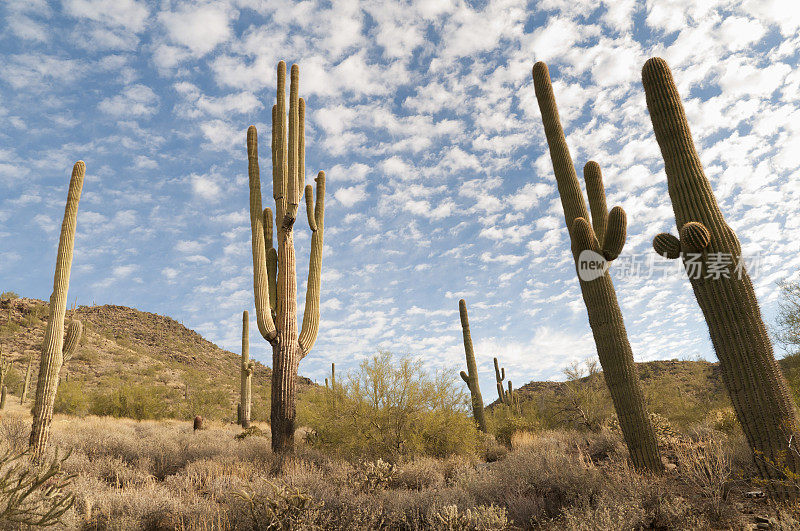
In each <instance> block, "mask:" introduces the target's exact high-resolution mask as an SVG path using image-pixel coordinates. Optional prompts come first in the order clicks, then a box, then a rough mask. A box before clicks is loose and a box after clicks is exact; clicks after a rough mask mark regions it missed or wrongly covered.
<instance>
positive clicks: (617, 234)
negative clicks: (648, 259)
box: [603, 206, 628, 261]
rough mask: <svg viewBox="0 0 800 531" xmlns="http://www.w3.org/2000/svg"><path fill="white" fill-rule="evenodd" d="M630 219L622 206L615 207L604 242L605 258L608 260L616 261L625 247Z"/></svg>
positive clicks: (609, 216) (609, 217) (611, 213)
mask: <svg viewBox="0 0 800 531" xmlns="http://www.w3.org/2000/svg"><path fill="white" fill-rule="evenodd" d="M627 227H628V219H627V215H626V214H625V211H624V210H623V209H622V207H620V206H615V207H614V208H612V209H611V212H610V213H609V214H608V225H607V226H606V236H605V240H604V241H603V256H604V257H605V259H606V260H609V261H611V260H615V259H616V258H617V257H618V256H619V254H620V253H621V252H622V248H623V247H624V246H625V237H626V232H627Z"/></svg>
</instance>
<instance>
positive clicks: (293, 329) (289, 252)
mask: <svg viewBox="0 0 800 531" xmlns="http://www.w3.org/2000/svg"><path fill="white" fill-rule="evenodd" d="M285 85H286V64H285V63H284V62H283V61H281V62H280V63H278V101H277V104H276V105H275V106H273V107H272V196H273V198H274V199H275V229H276V234H277V240H278V241H277V244H278V247H277V250H276V249H275V248H274V247H273V246H272V232H273V231H272V227H273V221H272V211H271V210H270V209H269V208H265V209H264V210H263V211H262V210H261V179H260V176H259V165H258V134H257V132H256V128H255V126H252V125H251V126H250V127H249V128H248V130H247V158H248V173H249V176H250V226H251V229H252V247H253V288H254V294H255V306H256V317H257V323H258V331H259V332H260V333H261V335H262V336H263V337H264V339H266V340H267V341H269V343H270V344H271V345H272V405H271V412H270V420H271V424H270V425H271V428H272V449H273V450H274V451H284V450H291V449H292V448H293V446H294V431H295V403H296V400H297V389H296V379H297V369H298V365H299V364H300V360H301V359H303V358H304V357H305V356H306V355H307V354H308V353H309V352H310V351H311V348H312V347H313V346H314V342H315V341H316V339H317V332H318V331H319V298H320V279H321V271H322V233H323V224H324V218H325V172H322V171H321V172H319V174H318V175H317V178H316V184H317V201H316V204H315V203H314V191H313V187H312V186H311V185H308V186H305V201H306V215H307V218H308V224H309V227H310V228H311V233H312V235H311V258H310V264H309V267H308V283H307V291H306V306H305V313H304V314H303V325H302V328H301V329H300V333H299V336H298V332H297V275H296V273H295V253H294V239H293V233H294V231H293V229H294V222H295V219H296V217H297V209H298V205H299V203H300V195H301V190H303V185H304V182H305V129H304V127H305V126H304V123H305V101H304V100H303V99H302V98H299V97H298V91H299V68H298V67H297V65H293V66H292V70H291V84H290V89H289V121H288V146H287V134H286V133H287V125H286V93H285Z"/></svg>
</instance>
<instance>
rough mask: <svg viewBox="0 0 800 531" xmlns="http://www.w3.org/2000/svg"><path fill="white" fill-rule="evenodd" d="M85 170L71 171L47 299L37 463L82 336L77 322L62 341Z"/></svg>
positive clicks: (35, 432) (36, 410) (34, 438)
mask: <svg viewBox="0 0 800 531" xmlns="http://www.w3.org/2000/svg"><path fill="white" fill-rule="evenodd" d="M85 173H86V166H85V165H84V163H83V161H78V162H76V163H75V166H74V167H73V168H72V177H71V179H70V183H69V193H68V194H67V205H66V207H65V209H64V221H63V222H62V224H61V237H60V239H59V242H58V255H57V257H56V271H55V276H54V278H53V294H52V295H51V296H50V319H49V320H48V321H47V328H46V329H45V333H44V342H43V344H42V357H41V360H40V362H39V378H38V383H37V385H36V398H35V402H34V406H33V425H32V428H31V436H30V443H29V446H30V451H31V454H32V456H33V459H34V461H40V460H41V458H42V456H43V455H44V452H45V450H46V448H47V442H48V439H49V437H50V423H51V422H52V420H53V405H54V403H55V399H56V390H57V388H58V380H59V372H60V371H61V365H62V364H63V362H64V357H65V356H66V357H67V358H69V357H71V356H72V353H73V352H74V351H75V348H76V347H77V346H78V342H79V341H80V338H81V333H82V332H83V326H82V325H81V322H80V321H72V322H71V323H70V325H69V327H68V328H67V334H66V338H64V317H65V316H66V313H67V291H68V290H69V276H70V270H71V269H72V252H73V248H74V245H75V227H76V223H77V218H78V203H79V202H80V199H81V191H82V190H83V177H84V175H85Z"/></svg>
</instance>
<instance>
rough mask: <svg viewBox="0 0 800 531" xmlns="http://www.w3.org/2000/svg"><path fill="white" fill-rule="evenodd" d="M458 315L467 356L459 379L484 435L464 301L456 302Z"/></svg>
mask: <svg viewBox="0 0 800 531" xmlns="http://www.w3.org/2000/svg"><path fill="white" fill-rule="evenodd" d="M458 313H459V314H460V316H461V332H462V333H463V335H464V352H465V353H466V355H467V371H468V372H464V371H461V373H460V374H461V379H462V380H464V381H465V382H466V384H467V387H469V394H470V395H471V397H472V416H473V418H474V419H475V423H476V424H477V425H478V429H479V430H481V431H482V432H484V433H487V430H486V416H485V415H484V412H483V397H481V388H480V385H479V383H478V366H477V364H476V363H475V352H474V350H473V348H472V336H471V335H470V333H469V317H468V316H467V303H466V302H464V299H461V300H460V301H458Z"/></svg>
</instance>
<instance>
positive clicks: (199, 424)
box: [192, 415, 203, 431]
mask: <svg viewBox="0 0 800 531" xmlns="http://www.w3.org/2000/svg"><path fill="white" fill-rule="evenodd" d="M192 429H193V430H194V431H197V430H202V429H203V417H201V416H200V415H197V416H195V417H194V422H192Z"/></svg>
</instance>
